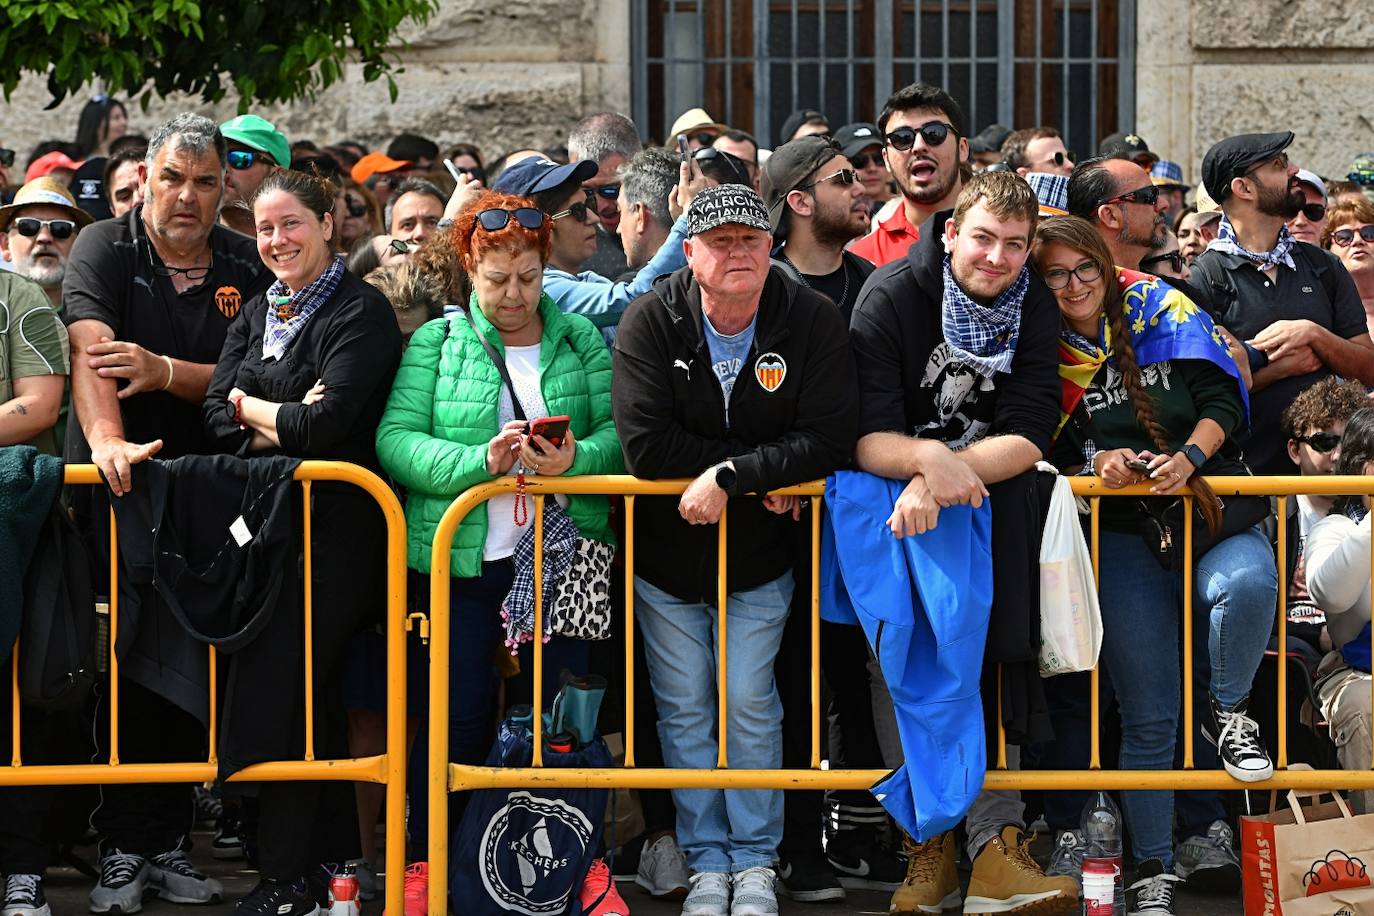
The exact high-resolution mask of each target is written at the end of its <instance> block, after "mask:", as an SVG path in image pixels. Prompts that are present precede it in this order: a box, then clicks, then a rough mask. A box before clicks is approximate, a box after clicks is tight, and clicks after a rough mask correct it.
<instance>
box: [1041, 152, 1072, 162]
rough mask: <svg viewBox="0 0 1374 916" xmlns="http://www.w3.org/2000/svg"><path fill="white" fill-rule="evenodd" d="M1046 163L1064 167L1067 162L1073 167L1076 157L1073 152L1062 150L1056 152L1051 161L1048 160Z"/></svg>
mask: <svg viewBox="0 0 1374 916" xmlns="http://www.w3.org/2000/svg"><path fill="white" fill-rule="evenodd" d="M1045 161H1046V162H1052V163H1054V164H1055V165H1057V166H1063V165H1064V163H1066V162H1067V163H1068V164H1069V165H1073V164H1074V162H1075V157H1074V154H1073V152H1072V151H1071V150H1060V151H1058V152H1056V153H1055V154H1054V155H1053V156H1051V157H1050V158H1049V159H1046V160H1045Z"/></svg>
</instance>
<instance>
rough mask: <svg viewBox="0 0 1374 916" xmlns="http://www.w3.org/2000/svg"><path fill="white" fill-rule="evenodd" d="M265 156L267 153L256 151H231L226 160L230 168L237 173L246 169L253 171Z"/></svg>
mask: <svg viewBox="0 0 1374 916" xmlns="http://www.w3.org/2000/svg"><path fill="white" fill-rule="evenodd" d="M265 155H266V154H265V153H260V152H258V151H257V150H255V149H231V150H230V151H229V152H228V153H227V154H226V158H227V159H228V160H229V168H231V169H233V170H234V171H236V172H242V171H243V170H244V169H251V168H252V167H253V164H254V163H255V162H257V161H258V159H259V157H262V156H265Z"/></svg>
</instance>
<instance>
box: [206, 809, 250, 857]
mask: <svg viewBox="0 0 1374 916" xmlns="http://www.w3.org/2000/svg"><path fill="white" fill-rule="evenodd" d="M210 855H212V856H214V857H215V858H216V859H242V858H243V837H242V836H240V827H239V819H238V818H236V817H234V816H233V815H232V814H230V813H229V812H228V811H225V812H223V813H221V814H220V816H219V819H218V820H217V821H215V838H214V839H213V840H211V841H210Z"/></svg>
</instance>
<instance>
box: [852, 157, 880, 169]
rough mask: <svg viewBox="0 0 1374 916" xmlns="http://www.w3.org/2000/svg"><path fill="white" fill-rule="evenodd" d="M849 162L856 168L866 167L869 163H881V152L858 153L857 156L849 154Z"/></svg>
mask: <svg viewBox="0 0 1374 916" xmlns="http://www.w3.org/2000/svg"><path fill="white" fill-rule="evenodd" d="M849 162H850V164H851V165H853V166H854V168H856V169H866V168H868V167H869V166H870V165H882V164H883V154H882V153H859V155H857V156H850V157H849Z"/></svg>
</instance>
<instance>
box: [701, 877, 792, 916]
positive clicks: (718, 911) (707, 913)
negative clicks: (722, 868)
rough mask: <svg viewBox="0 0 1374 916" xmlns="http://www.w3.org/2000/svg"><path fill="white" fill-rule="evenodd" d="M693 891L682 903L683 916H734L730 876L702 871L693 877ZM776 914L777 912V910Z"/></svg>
mask: <svg viewBox="0 0 1374 916" xmlns="http://www.w3.org/2000/svg"><path fill="white" fill-rule="evenodd" d="M688 880H689V881H690V882H691V885H692V889H691V890H690V891H688V892H687V899H686V900H684V901H682V916H732V914H731V912H730V876H729V875H725V874H721V873H720V872H718V871H702V872H697V873H696V874H695V875H692V877H691V878H690V879H688ZM774 912H777V910H776V908H775V909H774Z"/></svg>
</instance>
